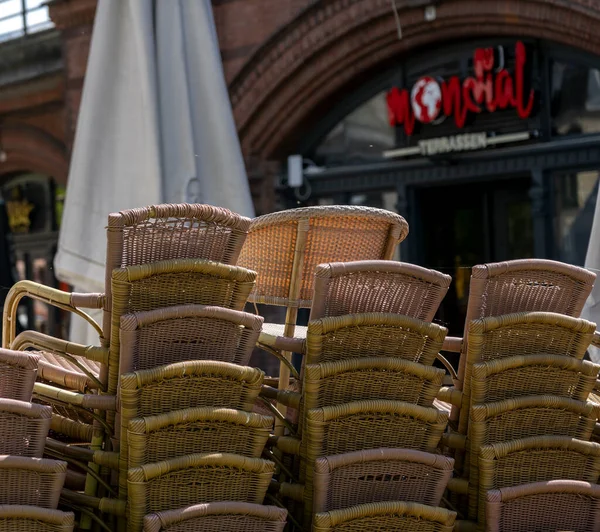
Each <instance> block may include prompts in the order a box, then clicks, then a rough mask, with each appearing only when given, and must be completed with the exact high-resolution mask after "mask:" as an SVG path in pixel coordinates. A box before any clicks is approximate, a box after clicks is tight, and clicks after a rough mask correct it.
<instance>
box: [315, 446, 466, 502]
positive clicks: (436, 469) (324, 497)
mask: <svg viewBox="0 0 600 532" xmlns="http://www.w3.org/2000/svg"><path fill="white" fill-rule="evenodd" d="M453 466H454V460H453V459H452V458H449V457H446V456H442V455H440V454H432V453H425V452H422V451H415V450H412V449H389V448H381V449H369V450H362V451H355V452H351V453H345V454H337V455H333V456H324V457H321V458H317V460H316V461H315V473H314V500H313V511H314V512H315V513H320V512H328V511H330V510H340V509H343V508H348V507H350V506H356V505H358V504H367V503H373V502H384V501H405V502H416V503H419V504H426V505H427V506H439V505H440V503H441V501H442V497H443V495H444V490H445V489H446V486H447V484H448V482H449V481H450V478H451V477H452V469H453Z"/></svg>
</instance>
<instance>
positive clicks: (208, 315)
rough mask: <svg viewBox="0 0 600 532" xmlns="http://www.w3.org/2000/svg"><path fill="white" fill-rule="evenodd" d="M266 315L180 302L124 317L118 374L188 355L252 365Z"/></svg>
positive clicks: (154, 365)
mask: <svg viewBox="0 0 600 532" xmlns="http://www.w3.org/2000/svg"><path fill="white" fill-rule="evenodd" d="M262 323H263V318H262V317H261V316H256V315H254V314H248V313H246V312H240V311H236V310H231V309H225V308H222V307H209V306H204V305H180V306H175V307H167V308H161V309H156V310H151V311H148V312H137V313H134V314H126V315H124V316H122V317H121V328H120V329H121V357H120V370H119V374H120V375H122V374H124V373H128V372H130V371H137V370H140V369H151V368H153V367H156V366H163V365H165V364H172V363H174V362H184V361H186V360H221V361H223V362H231V363H232V364H240V365H243V366H245V365H247V364H248V361H249V360H250V355H251V354H252V350H253V349H254V346H255V344H256V340H257V339H258V335H259V334H260V330H261V327H262Z"/></svg>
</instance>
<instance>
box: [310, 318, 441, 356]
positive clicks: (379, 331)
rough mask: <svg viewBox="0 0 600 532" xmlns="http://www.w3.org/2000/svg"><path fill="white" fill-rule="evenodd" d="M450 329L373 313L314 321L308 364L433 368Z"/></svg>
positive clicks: (411, 319)
mask: <svg viewBox="0 0 600 532" xmlns="http://www.w3.org/2000/svg"><path fill="white" fill-rule="evenodd" d="M446 333H447V329H445V328H444V327H441V326H439V325H435V324H433V323H427V322H425V321H421V320H417V319H414V318H409V317H407V316H400V315H397V314H385V313H378V312H372V313H368V314H351V315H347V316H338V317H330V318H321V319H318V320H313V321H311V322H310V323H309V324H308V332H307V338H306V342H307V345H306V356H305V361H306V363H307V364H318V363H322V362H334V361H337V360H344V359H348V358H353V357H356V358H364V357H365V356H367V354H368V356H369V357H386V358H390V357H392V358H401V359H404V360H410V361H412V362H418V363H420V364H423V365H425V366H431V365H432V364H433V362H434V360H435V357H436V354H437V353H438V351H439V350H440V348H441V346H442V344H443V342H444V338H445V336H446Z"/></svg>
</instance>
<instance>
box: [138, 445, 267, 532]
mask: <svg viewBox="0 0 600 532" xmlns="http://www.w3.org/2000/svg"><path fill="white" fill-rule="evenodd" d="M274 466H275V464H274V463H273V462H269V461H267V460H262V459H260V458H248V457H245V456H239V455H236V454H192V455H185V456H180V457H179V458H174V459H172V460H167V461H164V462H158V463H152V464H146V465H143V466H140V467H136V468H132V469H130V470H129V471H128V474H127V484H128V513H129V519H128V524H127V526H128V528H127V530H128V531H129V532H137V531H139V530H142V525H143V519H144V516H145V515H146V514H149V513H152V512H161V511H164V510H171V509H174V508H180V507H183V506H190V505H192V504H197V503H198V501H204V502H216V501H240V502H249V503H253V504H261V503H262V502H263V499H264V497H265V494H266V492H267V488H268V486H269V483H270V482H271V478H272V476H273V471H274Z"/></svg>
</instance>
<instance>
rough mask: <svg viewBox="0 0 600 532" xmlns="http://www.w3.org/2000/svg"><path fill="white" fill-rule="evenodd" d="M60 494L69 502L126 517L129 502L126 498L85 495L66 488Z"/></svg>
mask: <svg viewBox="0 0 600 532" xmlns="http://www.w3.org/2000/svg"><path fill="white" fill-rule="evenodd" d="M60 495H61V498H62V499H64V500H65V501H67V503H72V504H76V505H78V506H84V507H86V508H94V509H95V510H100V511H101V512H106V513H109V514H111V515H117V516H119V517H125V509H126V504H127V501H125V500H121V499H109V498H108V497H102V498H100V497H92V496H91V495H84V494H83V493H77V492H75V491H71V490H68V489H64V488H63V490H62V491H61V492H60Z"/></svg>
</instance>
